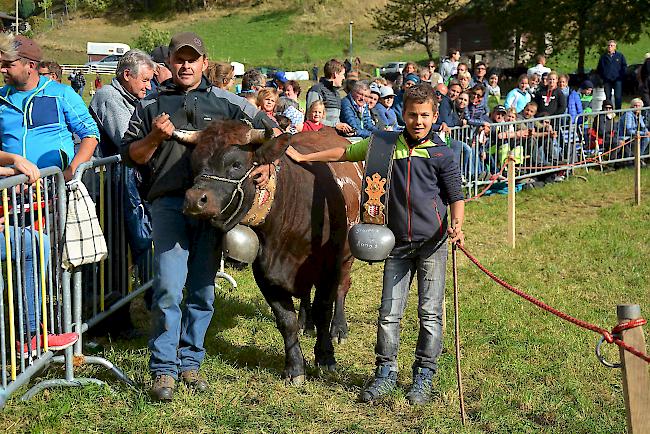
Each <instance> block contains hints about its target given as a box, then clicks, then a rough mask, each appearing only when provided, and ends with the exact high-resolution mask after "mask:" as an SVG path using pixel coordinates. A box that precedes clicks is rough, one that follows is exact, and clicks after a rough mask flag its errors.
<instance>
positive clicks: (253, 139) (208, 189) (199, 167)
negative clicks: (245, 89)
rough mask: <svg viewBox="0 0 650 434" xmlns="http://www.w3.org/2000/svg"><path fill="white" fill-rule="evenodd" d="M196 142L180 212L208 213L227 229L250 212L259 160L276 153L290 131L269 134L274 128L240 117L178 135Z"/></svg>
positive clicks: (284, 145)
mask: <svg viewBox="0 0 650 434" xmlns="http://www.w3.org/2000/svg"><path fill="white" fill-rule="evenodd" d="M177 138H178V139H179V140H185V141H189V142H192V143H194V145H195V148H194V151H193V152H192V171H193V173H194V176H195V178H194V185H193V186H192V188H190V189H189V190H187V192H186V193H185V204H184V206H183V212H184V213H185V214H187V215H192V216H196V217H199V218H205V219H210V221H211V223H212V224H213V225H214V226H216V227H217V228H219V229H221V230H223V231H228V230H230V229H231V228H232V227H234V226H235V225H236V224H237V223H238V222H239V221H240V220H241V219H242V218H243V217H244V215H245V214H246V212H248V210H249V209H250V207H251V205H252V203H253V199H254V197H255V185H254V183H253V179H252V178H251V177H250V174H251V172H252V171H253V170H254V169H255V167H256V166H257V165H263V164H268V163H271V162H272V161H274V160H275V159H276V158H279V157H280V156H281V155H282V154H284V151H285V150H286V148H287V145H288V136H287V135H283V136H280V137H276V138H273V130H272V129H271V128H270V127H267V128H266V130H263V129H262V130H260V129H253V128H251V127H250V125H248V124H246V123H244V122H239V121H215V122H212V123H211V124H210V125H209V126H208V127H207V128H206V129H205V130H203V131H201V132H198V133H193V134H190V135H189V136H185V137H180V136H179V137H177Z"/></svg>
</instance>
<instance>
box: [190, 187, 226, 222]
mask: <svg viewBox="0 0 650 434" xmlns="http://www.w3.org/2000/svg"><path fill="white" fill-rule="evenodd" d="M218 211H219V210H218V209H217V206H216V200H215V198H214V195H213V194H212V193H210V192H209V191H208V190H204V189H202V188H191V189H189V190H187V191H186V192H185V203H184V204H183V212H184V213H185V214H186V215H191V216H195V217H212V216H214V215H216V214H217V213H218Z"/></svg>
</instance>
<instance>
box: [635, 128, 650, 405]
mask: <svg viewBox="0 0 650 434" xmlns="http://www.w3.org/2000/svg"><path fill="white" fill-rule="evenodd" d="M634 204H635V205H641V134H638V133H637V136H636V140H635V141H634ZM649 411H650V410H649Z"/></svg>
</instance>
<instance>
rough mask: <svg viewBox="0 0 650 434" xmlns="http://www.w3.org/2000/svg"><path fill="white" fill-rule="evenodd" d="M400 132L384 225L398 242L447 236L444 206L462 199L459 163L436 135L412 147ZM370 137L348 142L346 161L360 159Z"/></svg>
mask: <svg viewBox="0 0 650 434" xmlns="http://www.w3.org/2000/svg"><path fill="white" fill-rule="evenodd" d="M404 134H405V133H402V134H400V135H399V137H398V138H397V145H396V147H395V152H394V154H393V165H392V169H391V170H392V172H391V180H390V187H389V188H390V194H389V196H388V227H389V228H390V229H391V230H392V231H393V234H394V235H395V239H396V240H397V241H398V242H423V241H428V240H431V239H435V240H442V239H444V238H445V237H446V236H447V206H448V205H449V204H452V203H454V202H456V201H459V200H463V193H462V189H461V176H460V166H459V164H458V161H456V158H455V156H454V152H453V151H452V150H451V149H450V148H448V147H447V146H446V144H445V143H444V142H443V141H442V140H440V138H439V137H438V135H437V134H430V137H429V138H428V140H425V141H423V142H421V143H419V144H417V145H414V146H409V145H408V144H407V140H406V138H405V136H404ZM370 140H371V139H365V140H361V141H359V142H356V143H353V144H352V145H350V146H349V147H348V148H347V150H346V156H347V158H348V160H349V161H362V160H364V159H365V157H366V153H367V152H368V146H369V143H370Z"/></svg>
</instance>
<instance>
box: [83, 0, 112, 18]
mask: <svg viewBox="0 0 650 434" xmlns="http://www.w3.org/2000/svg"><path fill="white" fill-rule="evenodd" d="M113 3H114V0H81V1H80V2H79V5H80V6H81V7H82V8H83V9H84V10H85V11H87V12H89V13H91V14H93V15H100V14H103V13H104V12H106V11H107V10H108V9H109V8H110V7H111V6H112V5H113Z"/></svg>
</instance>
